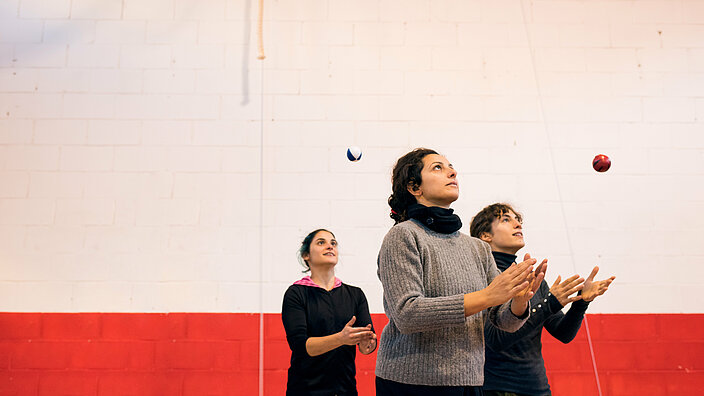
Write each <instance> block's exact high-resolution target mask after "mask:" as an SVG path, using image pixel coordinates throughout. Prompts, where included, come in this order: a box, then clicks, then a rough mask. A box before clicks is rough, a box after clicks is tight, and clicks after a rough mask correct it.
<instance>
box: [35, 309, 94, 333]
mask: <svg viewBox="0 0 704 396" xmlns="http://www.w3.org/2000/svg"><path fill="white" fill-rule="evenodd" d="M41 323H42V338H44V339H53V340H73V339H96V338H99V336H100V327H101V317H100V315H99V314H82V315H66V314H61V313H45V314H41Z"/></svg>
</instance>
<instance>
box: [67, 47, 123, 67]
mask: <svg viewBox="0 0 704 396" xmlns="http://www.w3.org/2000/svg"><path fill="white" fill-rule="evenodd" d="M119 59H120V47H119V46H117V45H100V44H98V45H91V44H85V45H81V44H71V45H70V46H69V48H68V62H67V66H68V67H72V68H83V67H86V68H105V67H117V65H118V64H119Z"/></svg>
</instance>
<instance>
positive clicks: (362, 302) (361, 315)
mask: <svg viewBox="0 0 704 396" xmlns="http://www.w3.org/2000/svg"><path fill="white" fill-rule="evenodd" d="M355 316H356V317H357V320H356V321H355V324H354V325H355V327H364V326H366V325H368V324H370V325H372V331H373V332H375V333H376V330H374V323H372V316H371V315H370V314H369V305H368V304H367V297H366V296H365V295H364V292H363V291H362V289H359V297H358V298H357V309H356V313H355ZM378 345H379V344H378V343H377V346H378ZM374 349H376V347H374Z"/></svg>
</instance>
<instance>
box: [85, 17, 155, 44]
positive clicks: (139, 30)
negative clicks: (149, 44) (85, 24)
mask: <svg viewBox="0 0 704 396" xmlns="http://www.w3.org/2000/svg"><path fill="white" fill-rule="evenodd" d="M146 30H147V24H146V22H145V21H124V20H122V21H111V20H99V21H97V22H96V24H95V43H96V44H138V43H143V42H144V37H145V35H146Z"/></svg>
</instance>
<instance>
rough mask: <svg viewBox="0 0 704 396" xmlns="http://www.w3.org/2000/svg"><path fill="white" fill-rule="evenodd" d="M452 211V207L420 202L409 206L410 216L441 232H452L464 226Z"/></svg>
mask: <svg viewBox="0 0 704 396" xmlns="http://www.w3.org/2000/svg"><path fill="white" fill-rule="evenodd" d="M452 212H453V210H452V209H445V208H440V207H438V206H424V205H421V204H418V203H417V204H413V205H411V206H409V207H408V217H410V218H412V219H416V220H418V221H419V222H420V223H421V224H423V225H424V226H426V227H428V228H429V229H431V230H433V231H435V232H439V233H441V234H452V233H453V232H455V231H457V230H459V229H460V228H462V220H460V217H459V216H457V215H456V214H454V213H452Z"/></svg>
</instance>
